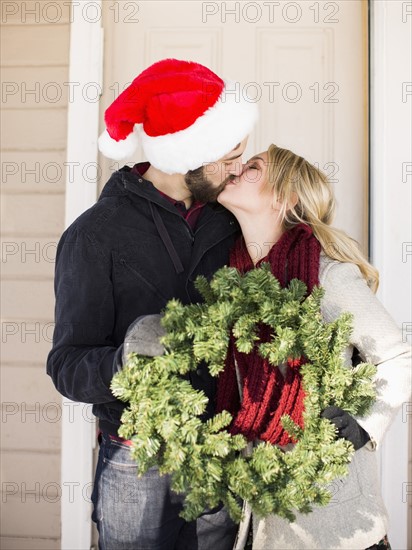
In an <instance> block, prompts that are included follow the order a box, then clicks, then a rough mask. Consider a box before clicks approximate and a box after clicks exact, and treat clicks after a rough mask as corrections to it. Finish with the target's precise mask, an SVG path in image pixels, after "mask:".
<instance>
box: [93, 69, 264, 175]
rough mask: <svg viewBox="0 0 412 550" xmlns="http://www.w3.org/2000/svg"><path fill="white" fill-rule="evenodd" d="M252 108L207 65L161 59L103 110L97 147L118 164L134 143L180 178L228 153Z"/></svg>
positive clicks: (250, 120) (250, 121) (247, 127)
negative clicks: (103, 120)
mask: <svg viewBox="0 0 412 550" xmlns="http://www.w3.org/2000/svg"><path fill="white" fill-rule="evenodd" d="M256 119H257V106H256V104H255V103H254V102H252V101H250V100H249V99H248V98H247V97H245V96H243V94H241V93H240V90H239V87H237V89H236V86H235V84H230V83H225V82H224V81H223V80H222V79H221V78H219V77H218V76H217V75H216V74H215V73H214V72H212V71H211V70H210V69H208V68H207V67H204V66H203V65H200V64H199V63H194V62H191V61H180V60H178V59H164V60H162V61H158V62H157V63H154V64H153V65H151V66H150V67H148V68H147V69H146V70H145V71H143V72H142V73H141V74H140V75H139V76H137V77H136V78H135V79H134V80H133V82H132V83H131V85H130V86H129V87H128V88H126V90H124V91H123V92H122V93H121V94H120V95H119V97H117V99H115V101H113V103H112V104H111V105H110V106H109V107H108V109H107V110H106V113H105V123H106V128H107V129H106V130H105V131H104V132H103V134H102V135H101V136H100V138H99V141H98V144H99V149H100V151H101V152H102V153H103V155H105V156H106V157H109V158H112V159H115V160H121V159H124V158H127V157H130V156H131V155H133V153H134V152H135V151H136V149H137V147H138V145H139V140H140V143H141V145H142V147H143V150H144V152H145V155H146V157H147V160H148V161H149V162H150V163H151V164H152V165H153V166H154V167H156V168H158V169H159V170H161V171H162V172H166V173H168V174H174V173H179V174H185V173H186V172H188V171H189V170H194V169H195V168H198V167H199V166H202V165H203V164H205V163H209V162H214V161H216V160H218V159H219V158H221V157H223V156H224V155H225V154H227V153H228V152H229V151H231V150H232V149H233V148H234V147H235V146H236V145H237V144H238V143H239V142H240V141H242V140H243V139H244V138H245V137H246V136H247V135H248V134H249V133H250V132H251V130H252V128H253V126H254V123H255V122H256Z"/></svg>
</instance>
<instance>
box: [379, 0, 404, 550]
mask: <svg viewBox="0 0 412 550" xmlns="http://www.w3.org/2000/svg"><path fill="white" fill-rule="evenodd" d="M370 8H371V18H370V22H371V25H370V28H371V41H370V52H371V79H370V98H371V116H370V119H371V133H370V147H371V193H370V197H371V211H370V214H371V228H370V243H371V254H372V261H373V264H374V265H375V267H377V268H378V270H379V272H380V276H381V285H380V289H379V291H378V296H379V299H380V300H381V302H382V303H383V304H384V306H385V307H386V308H387V309H388V311H389V312H390V314H391V315H392V316H393V318H394V319H395V321H396V322H397V323H398V326H399V327H400V329H401V330H402V332H403V336H404V339H405V340H406V339H407V337H408V336H409V337H410V332H411V331H410V326H411V319H412V312H411V303H412V295H411V286H410V280H411V265H412V243H411V239H412V237H411V233H412V231H411V221H410V208H411V204H412V197H411V183H412V182H411V180H412V162H411V161H412V159H411V149H412V143H411V124H410V120H411V114H412V113H411V106H412V83H411V82H412V76H411V63H412V61H411V44H410V36H409V33H410V24H411V21H412V3H411V2H403V1H401V0H370ZM411 412H412V406H411V403H404V406H403V407H402V410H401V411H400V413H399V415H398V416H397V418H396V420H395V422H394V423H393V425H392V426H391V428H390V430H389V432H388V433H387V435H386V437H385V442H384V444H383V446H382V451H381V480H382V493H383V498H384V501H385V504H386V506H387V509H388V512H389V520H390V522H389V539H390V543H391V545H392V548H408V541H407V538H408V533H407V530H408V526H407V521H408V504H409V503H408V497H409V499H411V490H410V487H411V481H412V480H411V479H409V480H408V425H409V423H410V422H411V421H412V419H411V416H412V415H411ZM408 420H409V422H408ZM408 489H409V490H408ZM409 529H412V525H409Z"/></svg>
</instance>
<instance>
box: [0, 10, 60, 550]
mask: <svg viewBox="0 0 412 550" xmlns="http://www.w3.org/2000/svg"><path fill="white" fill-rule="evenodd" d="M1 4H2V5H1V23H2V28H1V42H2V44H1V45H2V58H1V70H2V80H3V83H2V108H3V114H2V126H1V143H2V149H1V153H2V180H1V209H2V226H1V238H2V264H1V267H2V310H1V316H2V347H3V352H2V362H1V370H0V375H1V401H2V423H1V445H2V457H1V480H2V484H1V489H2V517H1V528H2V533H1V542H0V545H1V548H3V549H5V550H11V549H19V550H24V549H26V548H30V549H36V548H38V549H41V550H48V549H52V548H59V547H60V536H61V526H60V510H61V480H60V460H61V415H62V406H61V398H60V395H59V394H58V393H57V392H56V390H55V389H54V386H53V385H52V382H51V380H50V378H49V377H48V376H47V375H46V371H45V362H46V356H47V353H48V350H49V348H50V345H51V337H52V331H53V325H52V322H53V307H54V295H53V270H54V256H55V250H56V241H57V240H58V238H59V236H60V234H61V233H62V231H63V229H64V215H65V166H64V162H65V161H66V132H67V106H68V102H69V98H68V92H69V89H70V86H68V74H69V33H70V2H63V1H61V0H60V1H58V2H46V1H44V0H43V1H36V2H34V1H27V0H26V1H25V2H22V1H20V0H19V1H13V2H8V1H3V2H2V3H1ZM65 83H66V84H65Z"/></svg>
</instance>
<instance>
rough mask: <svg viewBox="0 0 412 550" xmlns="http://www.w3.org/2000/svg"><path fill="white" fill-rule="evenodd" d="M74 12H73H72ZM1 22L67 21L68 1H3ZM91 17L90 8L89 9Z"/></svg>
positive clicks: (54, 22)
mask: <svg viewBox="0 0 412 550" xmlns="http://www.w3.org/2000/svg"><path fill="white" fill-rule="evenodd" d="M74 14H75V12H74ZM1 15H2V17H1V22H2V23H3V24H7V23H8V24H11V25H18V24H19V23H20V24H22V25H28V24H34V23H36V24H45V25H50V24H58V23H60V24H61V23H69V21H70V2H68V1H66V0H53V2H50V0H25V1H22V0H14V1H13V2H3V9H2V14H1ZM90 17H91V10H90Z"/></svg>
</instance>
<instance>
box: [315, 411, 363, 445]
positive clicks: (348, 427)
mask: <svg viewBox="0 0 412 550" xmlns="http://www.w3.org/2000/svg"><path fill="white" fill-rule="evenodd" d="M321 416H322V417H323V418H327V419H328V420H330V421H331V422H333V424H335V426H336V427H337V429H338V437H342V438H344V439H347V440H348V441H350V442H351V443H352V444H353V446H354V447H355V451H357V450H358V449H360V448H361V447H363V446H364V445H366V443H367V442H368V441H369V440H370V437H369V434H368V432H366V431H365V430H364V429H363V428H362V426H360V425H359V424H358V423H357V422H356V420H355V419H354V418H353V416H351V415H350V414H349V413H348V412H346V411H344V410H342V409H340V408H339V407H334V406H331V407H327V408H326V409H325V410H324V411H323V412H322V414H321Z"/></svg>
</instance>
